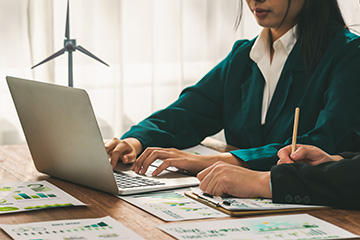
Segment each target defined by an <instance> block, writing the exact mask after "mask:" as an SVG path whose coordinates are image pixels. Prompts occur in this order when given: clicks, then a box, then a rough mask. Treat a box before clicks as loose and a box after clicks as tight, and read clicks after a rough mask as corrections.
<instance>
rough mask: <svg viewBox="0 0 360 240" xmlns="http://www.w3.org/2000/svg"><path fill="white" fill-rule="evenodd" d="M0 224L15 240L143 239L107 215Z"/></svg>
mask: <svg viewBox="0 0 360 240" xmlns="http://www.w3.org/2000/svg"><path fill="white" fill-rule="evenodd" d="M0 226H1V228H3V230H4V231H6V232H7V234H9V235H10V236H11V237H12V238H13V239H15V240H25V239H27V240H28V239H52V240H57V239H61V240H64V239H107V238H110V239H120V240H121V239H143V238H142V237H140V236H139V235H137V234H136V233H134V232H133V231H131V230H130V229H128V228H126V227H125V226H123V225H122V224H121V223H120V222H118V221H116V220H115V219H113V218H111V217H109V216H108V217H104V218H94V219H76V220H60V221H49V222H36V223H26V224H17V225H5V224H3V225H0Z"/></svg>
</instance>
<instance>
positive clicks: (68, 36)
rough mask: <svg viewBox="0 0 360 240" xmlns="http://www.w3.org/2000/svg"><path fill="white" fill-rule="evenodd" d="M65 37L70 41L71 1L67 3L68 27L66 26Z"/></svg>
mask: <svg viewBox="0 0 360 240" xmlns="http://www.w3.org/2000/svg"><path fill="white" fill-rule="evenodd" d="M65 37H66V39H70V23H69V0H68V1H67V12H66V26H65Z"/></svg>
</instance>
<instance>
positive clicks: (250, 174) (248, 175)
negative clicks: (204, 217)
mask: <svg viewBox="0 0 360 240" xmlns="http://www.w3.org/2000/svg"><path fill="white" fill-rule="evenodd" d="M197 178H198V179H199V180H200V182H201V183H200V189H201V190H202V191H204V192H206V193H209V194H211V195H214V196H223V195H231V196H234V197H248V198H249V197H263V198H271V197H272V193H271V189H270V172H258V171H252V170H249V169H247V168H244V167H239V166H234V165H232V164H228V163H224V162H217V163H215V164H213V165H211V166H210V167H208V168H206V169H205V170H203V171H202V172H200V173H199V174H198V175H197Z"/></svg>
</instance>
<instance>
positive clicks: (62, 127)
mask: <svg viewBox="0 0 360 240" xmlns="http://www.w3.org/2000/svg"><path fill="white" fill-rule="evenodd" d="M6 80H7V83H8V86H9V89H10V92H11V95H12V98H13V101H14V103H15V107H16V110H17V113H18V116H19V119H20V122H21V125H22V128H23V131H24V134H25V137H26V141H27V143H28V146H29V149H30V152H31V156H32V159H33V161H34V164H35V167H36V169H37V170H38V171H39V172H42V173H46V174H48V175H50V176H53V177H56V178H61V179H64V180H67V181H70V182H74V183H77V184H81V185H84V186H87V187H91V188H94V189H98V190H101V191H105V192H108V193H112V194H119V195H128V194H135V193H142V192H149V191H158V190H165V189H173V188H180V187H188V186H196V185H198V184H199V181H198V179H197V178H196V177H194V176H189V175H185V174H180V173H177V172H174V171H164V172H163V173H162V174H161V175H159V176H157V177H152V176H151V172H152V171H153V170H154V169H155V168H154V167H150V169H149V170H148V172H147V174H146V176H144V175H139V174H136V173H135V172H134V171H131V170H130V168H131V165H125V164H118V166H117V167H116V168H115V171H113V170H112V168H111V165H110V162H109V158H108V156H107V153H106V150H105V147H104V142H103V139H102V136H101V133H100V130H99V127H98V124H97V121H96V118H95V115H94V112H93V109H92V106H91V102H90V99H89V96H88V94H87V93H86V91H85V90H82V89H76V88H69V87H64V86H59V85H55V84H49V83H42V82H37V81H32V80H25V79H19V78H14V77H6Z"/></svg>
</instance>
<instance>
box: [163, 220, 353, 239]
mask: <svg viewBox="0 0 360 240" xmlns="http://www.w3.org/2000/svg"><path fill="white" fill-rule="evenodd" d="M157 228H159V229H161V230H163V231H164V232H166V233H168V234H170V235H172V236H173V237H175V238H176V239H211V240H223V239H238V240H240V239H246V240H260V239H264V240H271V239H274V240H275V239H286V240H314V239H359V236H357V235H354V234H352V233H350V232H348V231H345V230H344V229H341V228H339V227H337V226H335V225H333V224H330V223H328V222H325V221H323V220H321V219H319V218H315V217H313V216H310V215H308V214H295V215H286V216H262V217H255V218H242V219H233V220H221V221H210V222H209V221H208V222H190V223H176V224H162V225H158V226H157Z"/></svg>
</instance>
